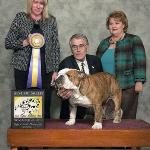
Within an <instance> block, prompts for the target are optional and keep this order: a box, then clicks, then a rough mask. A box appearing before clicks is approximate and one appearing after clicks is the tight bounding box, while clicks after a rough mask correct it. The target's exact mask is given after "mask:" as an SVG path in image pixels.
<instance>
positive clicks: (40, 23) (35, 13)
mask: <svg viewBox="0 0 150 150" xmlns="http://www.w3.org/2000/svg"><path fill="white" fill-rule="evenodd" d="M37 45H38V46H37ZM5 47H6V49H12V50H13V56H12V65H13V67H14V77H15V86H16V90H24V89H28V88H29V89H44V90H45V114H44V115H45V118H50V97H51V87H50V83H53V81H54V80H55V78H56V76H57V73H56V72H57V70H58V65H59V61H60V45H59V41H58V30H57V22H56V18H55V17H54V16H52V15H49V14H48V0H27V13H25V12H19V13H17V14H16V17H15V18H14V20H13V21H12V24H11V27H10V29H9V32H8V34H7V36H6V39H5ZM33 49H35V52H37V51H36V50H37V49H38V51H39V53H38V54H36V55H34V52H33ZM36 58H38V59H36ZM35 60H36V61H35ZM34 61H35V62H34ZM37 66H38V67H37ZM36 67H37V68H36Z"/></svg>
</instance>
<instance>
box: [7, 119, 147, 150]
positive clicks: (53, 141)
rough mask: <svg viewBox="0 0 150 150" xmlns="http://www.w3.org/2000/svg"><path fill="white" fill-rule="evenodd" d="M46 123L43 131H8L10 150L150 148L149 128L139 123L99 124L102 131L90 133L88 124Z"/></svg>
mask: <svg viewBox="0 0 150 150" xmlns="http://www.w3.org/2000/svg"><path fill="white" fill-rule="evenodd" d="M64 122H65V121H64V120H46V121H45V128H44V129H12V128H9V129H8V133H7V138H8V139H7V140H8V146H10V149H11V150H16V149H17V148H18V147H53V148H59V147H74V148H76V147H78V148H83V147H84V148H85V147H87V148H89V147H91V148H94V147H150V124H149V123H146V122H144V121H142V120H122V122H121V123H119V124H113V123H112V120H104V121H103V129H102V130H93V129H91V125H92V121H90V122H89V121H81V120H80V121H77V123H76V125H73V126H71V127H68V126H65V125H64Z"/></svg>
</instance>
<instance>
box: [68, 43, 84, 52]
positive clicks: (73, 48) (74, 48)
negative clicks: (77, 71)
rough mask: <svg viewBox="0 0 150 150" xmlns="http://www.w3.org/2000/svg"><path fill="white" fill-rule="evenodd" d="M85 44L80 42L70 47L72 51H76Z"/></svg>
mask: <svg viewBox="0 0 150 150" xmlns="http://www.w3.org/2000/svg"><path fill="white" fill-rule="evenodd" d="M85 46H86V45H85V44H80V45H72V46H71V48H72V50H73V51H76V50H78V49H83V48H84V47H85Z"/></svg>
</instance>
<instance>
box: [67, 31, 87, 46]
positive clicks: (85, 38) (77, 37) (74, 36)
mask: <svg viewBox="0 0 150 150" xmlns="http://www.w3.org/2000/svg"><path fill="white" fill-rule="evenodd" d="M73 39H84V40H85V42H86V45H89V41H88V39H87V37H86V36H85V35H84V34H81V33H77V34H74V35H72V36H71V38H70V40H69V44H70V46H71V41H72V40H73Z"/></svg>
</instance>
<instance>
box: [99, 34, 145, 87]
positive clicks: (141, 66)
mask: <svg viewBox="0 0 150 150" xmlns="http://www.w3.org/2000/svg"><path fill="white" fill-rule="evenodd" d="M109 38H110V37H107V38H106V39H104V40H102V41H101V42H100V44H99V46H98V48H97V56H98V57H99V58H100V60H101V57H102V55H103V54H104V52H105V51H106V50H107V49H108V47H109V45H110V43H109ZM115 75H116V79H117V80H118V81H119V83H120V86H121V88H122V89H127V88H130V87H133V86H134V85H135V82H137V81H141V82H143V83H144V82H145V81H146V55H145V48H144V45H143V42H142V40H141V39H140V37H138V36H137V35H132V34H128V33H126V34H125V37H124V38H123V39H122V40H120V41H118V42H117V43H116V48H115Z"/></svg>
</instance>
